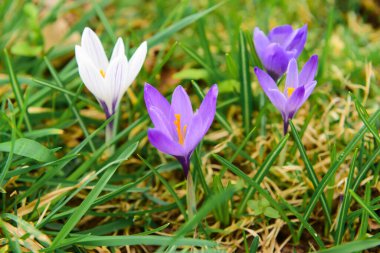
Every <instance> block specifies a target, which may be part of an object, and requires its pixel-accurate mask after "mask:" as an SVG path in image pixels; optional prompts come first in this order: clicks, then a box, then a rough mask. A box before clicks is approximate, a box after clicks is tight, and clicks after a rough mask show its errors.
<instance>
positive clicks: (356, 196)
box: [348, 189, 380, 224]
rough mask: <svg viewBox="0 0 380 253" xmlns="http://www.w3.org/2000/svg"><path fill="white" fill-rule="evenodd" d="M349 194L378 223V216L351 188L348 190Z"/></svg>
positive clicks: (379, 221)
mask: <svg viewBox="0 0 380 253" xmlns="http://www.w3.org/2000/svg"><path fill="white" fill-rule="evenodd" d="M348 191H349V193H350V194H351V196H352V197H353V198H354V199H355V200H356V202H358V203H359V205H361V206H362V207H363V208H364V209H365V210H366V211H367V212H368V214H369V215H370V216H371V217H372V218H374V219H375V221H376V222H377V223H378V224H380V217H379V216H378V215H377V214H376V213H375V212H374V211H373V210H372V209H371V208H370V207H369V206H368V205H367V204H366V203H365V202H364V200H362V199H361V198H360V197H359V195H357V194H356V193H355V192H354V191H353V190H351V189H350V190H348Z"/></svg>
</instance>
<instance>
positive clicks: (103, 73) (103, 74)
mask: <svg viewBox="0 0 380 253" xmlns="http://www.w3.org/2000/svg"><path fill="white" fill-rule="evenodd" d="M99 72H100V74H101V75H102V77H103V78H105V77H106V72H104V70H103V69H100V71H99Z"/></svg>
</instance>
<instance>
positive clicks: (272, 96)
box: [266, 89, 286, 114]
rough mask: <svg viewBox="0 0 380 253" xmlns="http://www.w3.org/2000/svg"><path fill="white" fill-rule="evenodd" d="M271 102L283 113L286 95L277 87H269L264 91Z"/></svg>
mask: <svg viewBox="0 0 380 253" xmlns="http://www.w3.org/2000/svg"><path fill="white" fill-rule="evenodd" d="M266 94H267V96H268V98H269V100H270V101H271V102H272V104H273V105H274V106H275V107H276V108H277V109H278V110H279V111H280V112H281V114H284V113H285V105H286V97H285V96H284V94H283V93H281V92H280V91H279V90H278V89H270V90H268V92H267V93H266Z"/></svg>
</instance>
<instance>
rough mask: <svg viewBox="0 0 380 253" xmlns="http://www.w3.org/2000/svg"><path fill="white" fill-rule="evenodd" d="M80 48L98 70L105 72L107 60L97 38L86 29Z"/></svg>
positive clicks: (92, 32)
mask: <svg viewBox="0 0 380 253" xmlns="http://www.w3.org/2000/svg"><path fill="white" fill-rule="evenodd" d="M82 48H83V49H84V50H85V51H86V53H87V55H88V56H89V57H90V58H91V60H92V61H93V62H94V65H95V66H96V68H98V69H99V70H100V69H102V70H103V71H106V69H107V66H108V59H107V56H106V53H105V52H104V48H103V46H102V43H101V42H100V40H99V37H98V36H97V35H96V33H94V31H92V30H91V29H90V28H88V27H86V28H85V29H84V31H83V34H82Z"/></svg>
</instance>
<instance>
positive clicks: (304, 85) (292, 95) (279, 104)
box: [255, 55, 318, 133]
mask: <svg viewBox="0 0 380 253" xmlns="http://www.w3.org/2000/svg"><path fill="white" fill-rule="evenodd" d="M317 66H318V56H316V55H313V56H312V57H311V58H310V59H309V61H308V62H307V63H306V64H305V66H304V67H303V69H302V71H301V72H300V73H298V67H297V61H296V60H295V59H294V58H293V59H291V60H290V62H289V66H288V70H287V75H286V80H285V88H284V91H283V92H281V91H280V90H279V88H278V87H277V84H276V82H275V81H274V80H273V79H272V77H271V76H269V75H268V74H267V73H266V72H264V71H262V70H261V69H259V68H257V67H256V68H255V73H256V76H257V79H259V83H260V85H261V87H262V88H263V90H264V92H265V94H266V95H267V96H268V98H269V100H270V101H271V102H272V104H273V105H274V106H275V107H276V108H277V109H278V110H279V111H280V112H281V115H282V118H283V120H284V133H286V132H287V131H288V125H289V119H292V118H293V116H294V114H295V113H296V112H297V111H298V109H299V108H300V107H301V106H302V105H303V103H305V101H306V100H307V98H308V97H309V96H310V94H311V93H312V92H313V90H314V88H315V86H316V85H317V82H316V81H315V80H314V77H315V74H316V72H317Z"/></svg>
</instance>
